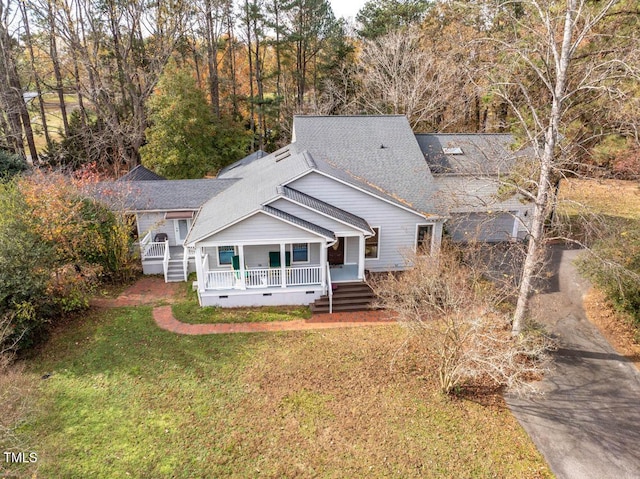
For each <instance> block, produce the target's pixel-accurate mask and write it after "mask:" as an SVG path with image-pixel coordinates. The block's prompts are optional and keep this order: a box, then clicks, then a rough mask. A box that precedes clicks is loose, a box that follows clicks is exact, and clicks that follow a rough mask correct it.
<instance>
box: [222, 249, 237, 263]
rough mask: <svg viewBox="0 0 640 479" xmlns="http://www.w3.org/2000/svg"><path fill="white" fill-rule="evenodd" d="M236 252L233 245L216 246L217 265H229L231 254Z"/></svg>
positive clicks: (231, 259) (231, 258)
mask: <svg viewBox="0 0 640 479" xmlns="http://www.w3.org/2000/svg"><path fill="white" fill-rule="evenodd" d="M235 254H236V249H235V247H234V246H218V266H224V265H227V264H228V265H230V264H232V261H233V255H235Z"/></svg>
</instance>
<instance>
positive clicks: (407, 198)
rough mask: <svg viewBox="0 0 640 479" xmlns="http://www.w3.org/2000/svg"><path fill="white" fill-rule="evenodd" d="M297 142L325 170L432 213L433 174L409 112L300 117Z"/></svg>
mask: <svg viewBox="0 0 640 479" xmlns="http://www.w3.org/2000/svg"><path fill="white" fill-rule="evenodd" d="M293 146H295V148H296V149H297V151H303V150H307V151H308V152H309V153H310V154H311V155H312V156H313V158H314V160H315V161H316V164H317V169H318V170H320V171H322V172H324V173H326V174H329V175H331V176H334V177H336V178H338V179H340V180H342V181H345V182H348V183H351V184H353V185H354V186H358V187H361V188H363V189H365V190H366V191H369V192H371V193H373V194H376V195H378V196H382V197H383V198H385V199H389V200H392V201H394V202H395V203H398V204H401V205H404V206H405V207H409V208H411V209H413V210H415V211H419V212H422V213H433V202H432V200H431V197H432V193H433V191H434V186H433V177H432V175H431V172H430V170H429V167H428V165H427V164H426V162H425V161H424V156H423V155H422V151H421V150H420V147H419V145H418V142H417V141H416V138H415V136H414V133H413V131H412V130H411V126H410V125H409V122H408V121H407V118H406V117H405V116H402V115H389V116H296V117H294V123H293Z"/></svg>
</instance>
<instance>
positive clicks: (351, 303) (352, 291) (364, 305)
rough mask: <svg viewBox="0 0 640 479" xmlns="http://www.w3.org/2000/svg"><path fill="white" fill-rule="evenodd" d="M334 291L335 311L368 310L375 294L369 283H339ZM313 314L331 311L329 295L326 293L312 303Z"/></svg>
mask: <svg viewBox="0 0 640 479" xmlns="http://www.w3.org/2000/svg"><path fill="white" fill-rule="evenodd" d="M334 286H335V289H334V291H333V312H334V313H339V312H341V311H367V310H370V309H371V305H372V303H373V302H374V300H375V295H374V294H373V291H372V290H371V288H370V287H369V285H368V284H367V283H337V284H334ZM311 312H312V313H313V314H319V313H328V312H329V296H328V295H324V296H321V297H320V298H318V299H317V300H316V301H315V302H314V303H313V304H311Z"/></svg>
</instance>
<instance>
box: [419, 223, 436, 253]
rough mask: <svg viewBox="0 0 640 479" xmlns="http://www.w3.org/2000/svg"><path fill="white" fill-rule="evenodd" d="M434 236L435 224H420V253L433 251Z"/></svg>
mask: <svg viewBox="0 0 640 479" xmlns="http://www.w3.org/2000/svg"><path fill="white" fill-rule="evenodd" d="M432 236H433V225H418V236H417V238H416V251H417V252H418V253H428V254H430V253H431V237H432Z"/></svg>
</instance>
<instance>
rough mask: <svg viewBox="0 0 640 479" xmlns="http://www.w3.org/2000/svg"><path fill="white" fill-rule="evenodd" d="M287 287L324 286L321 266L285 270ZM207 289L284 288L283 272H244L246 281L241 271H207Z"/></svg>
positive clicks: (261, 270) (269, 269) (272, 270)
mask: <svg viewBox="0 0 640 479" xmlns="http://www.w3.org/2000/svg"><path fill="white" fill-rule="evenodd" d="M284 272H285V286H307V285H317V284H322V267H321V266H302V267H290V268H285V270H284ZM204 276H205V283H204V285H205V289H243V288H269V287H279V286H282V270H281V269H279V268H255V269H247V270H245V272H244V281H243V278H242V275H241V272H240V271H239V270H235V271H206V272H205V274H204Z"/></svg>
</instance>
